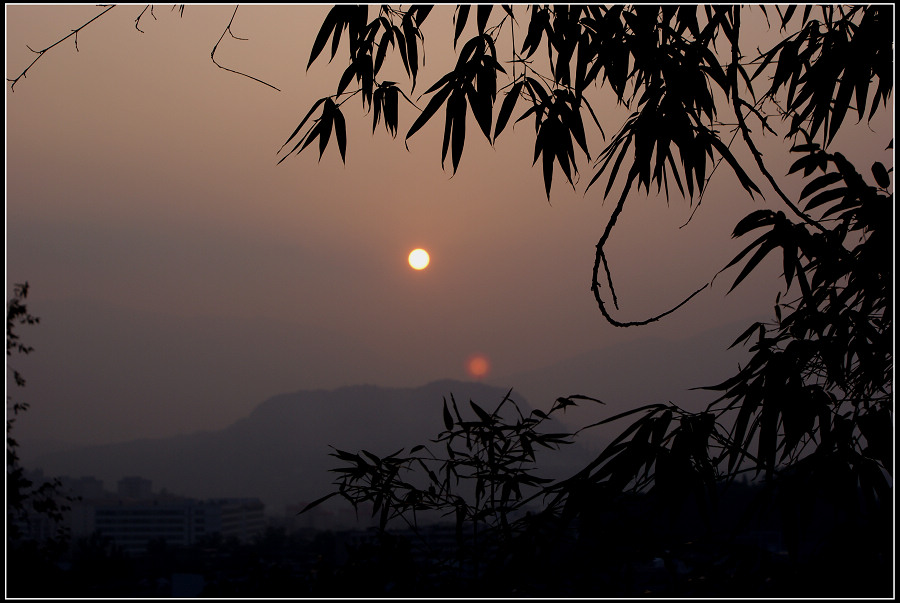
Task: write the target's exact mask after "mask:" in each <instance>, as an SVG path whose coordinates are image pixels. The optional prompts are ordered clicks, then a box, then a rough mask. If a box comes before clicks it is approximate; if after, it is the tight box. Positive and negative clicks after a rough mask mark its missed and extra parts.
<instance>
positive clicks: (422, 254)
mask: <svg viewBox="0 0 900 603" xmlns="http://www.w3.org/2000/svg"><path fill="white" fill-rule="evenodd" d="M430 261H431V258H430V257H429V256H428V252H427V251H425V250H424V249H413V250H412V251H410V252H409V265H410V266H411V267H412V268H413V269H414V270H424V269H425V268H427V267H428V263H429V262H430Z"/></svg>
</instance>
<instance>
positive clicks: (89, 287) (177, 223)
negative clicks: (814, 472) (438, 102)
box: [6, 5, 890, 442]
mask: <svg viewBox="0 0 900 603" xmlns="http://www.w3.org/2000/svg"><path fill="white" fill-rule="evenodd" d="M141 9H142V7H139V6H122V7H118V8H116V9H114V10H113V11H112V12H111V13H110V14H108V15H107V16H105V17H103V18H102V19H101V20H100V21H98V22H96V23H94V24H92V25H90V26H89V27H88V28H86V29H85V30H84V31H82V32H81V33H80V34H79V36H78V52H76V51H75V48H74V44H73V43H72V40H69V41H67V42H65V43H63V44H62V45H60V46H59V47H57V48H55V49H53V50H51V51H50V52H48V53H47V54H46V55H45V56H44V57H43V58H42V59H41V60H40V61H38V63H37V64H36V65H35V66H34V67H33V68H32V69H31V71H29V73H28V77H27V78H26V79H23V80H21V81H20V82H19V83H18V84H17V85H16V88H15V92H10V91H9V89H8V87H7V95H6V103H7V104H6V110H7V111H6V119H7V122H6V123H7V130H6V144H7V149H6V150H7V154H6V156H7V163H6V168H7V190H6V212H7V214H6V215H7V239H6V240H7V263H6V268H7V279H6V282H7V298H8V297H9V296H10V294H11V284H12V283H17V282H21V281H24V280H28V281H29V282H30V284H31V293H30V296H29V299H28V306H29V309H30V310H31V311H32V312H33V313H34V314H37V315H39V316H41V319H42V320H41V324H40V326H39V327H36V328H32V329H29V330H27V331H26V330H24V329H23V330H22V332H21V335H22V336H23V337H24V338H26V341H28V342H30V343H32V345H34V347H35V349H36V351H35V353H34V354H33V355H32V356H30V357H28V358H23V359H17V360H16V362H17V363H18V364H17V366H21V368H22V370H23V372H24V373H25V375H26V377H27V378H28V379H29V383H28V387H27V388H26V389H25V390H23V391H21V392H14V393H15V395H16V396H18V397H21V398H23V399H25V400H28V401H31V402H32V409H31V410H30V411H29V415H28V417H27V419H23V420H22V421H21V422H20V426H18V427H17V429H20V430H21V431H20V434H21V437H22V438H24V439H29V438H30V439H61V440H68V441H76V442H88V441H91V442H106V441H117V440H124V439H129V438H133V437H149V436H161V435H170V434H174V433H185V432H191V431H195V430H199V429H216V428H220V427H223V426H225V425H228V424H230V423H231V422H233V421H234V420H235V419H237V418H239V417H241V416H244V415H246V414H247V413H248V412H249V411H250V410H251V409H252V408H253V407H254V406H255V405H256V404H258V403H259V402H261V401H262V400H264V399H265V398H267V397H269V396H271V395H274V394H278V393H282V392H285V391H294V390H298V389H306V388H317V387H328V388H330V387H336V386H339V385H346V384H354V383H376V384H382V385H397V386H408V385H410V386H411V385H420V384H423V383H426V382H428V381H430V380H433V379H438V378H447V377H449V378H459V379H465V378H467V375H468V373H467V364H466V363H467V360H468V359H469V358H470V356H471V355H472V354H473V353H475V352H478V353H481V354H484V356H485V357H486V358H487V359H489V363H490V364H489V365H490V374H489V375H488V377H487V380H488V381H489V382H492V383H497V384H498V385H503V386H504V387H507V386H509V387H515V383H512V382H509V381H510V380H512V377H511V376H513V375H515V374H516V373H519V372H522V371H527V370H531V369H536V368H540V367H542V366H545V365H548V364H552V363H556V362H560V361H562V360H564V359H566V358H570V357H573V356H576V355H578V354H581V353H584V352H587V351H590V350H594V349H598V348H602V347H605V346H610V345H615V344H617V343H621V342H625V341H629V340H632V339H635V338H647V337H671V338H679V337H684V336H686V335H689V334H692V333H695V332H697V331H698V330H701V329H704V328H707V327H714V326H718V325H723V324H728V323H730V322H732V321H735V320H747V322H750V321H751V320H752V319H755V318H756V317H759V316H762V317H767V316H768V313H769V312H770V309H771V306H772V302H773V301H774V296H775V292H776V291H777V290H778V282H777V281H776V280H775V276H776V275H777V272H778V271H777V269H776V267H775V265H774V264H771V265H768V266H767V267H765V268H764V270H763V272H762V273H761V274H760V275H758V276H754V277H752V278H751V279H748V281H747V282H746V285H744V286H743V287H742V289H740V290H739V291H738V294H732V295H731V296H728V297H727V298H726V297H725V291H727V289H728V287H729V286H730V284H731V280H732V279H733V275H730V276H729V275H726V276H725V277H723V278H720V279H719V280H717V281H716V284H715V286H714V287H713V288H712V289H711V290H709V291H707V292H705V293H703V294H701V295H700V296H699V297H698V298H697V299H696V300H695V301H694V302H693V303H692V304H690V305H689V306H688V307H686V308H684V309H682V310H681V311H679V312H678V313H676V314H674V315H672V316H670V317H669V318H668V319H666V320H665V321H663V322H662V323H660V324H656V325H652V326H648V327H645V328H643V329H629V330H621V329H616V328H614V327H611V326H609V325H608V324H606V323H605V321H604V320H603V318H602V317H601V316H600V314H599V312H598V310H597V308H596V305H595V302H594V300H593V297H592V295H591V293H590V290H589V287H590V282H591V266H592V264H593V254H594V246H595V245H596V242H597V239H598V238H599V236H600V234H601V232H602V228H603V226H604V225H605V223H606V219H607V217H608V215H609V213H610V212H611V210H612V206H613V203H612V201H609V202H607V203H606V204H604V203H603V202H602V189H603V187H602V186H596V187H595V188H592V189H591V191H590V192H589V193H588V194H587V195H584V194H583V192H584V186H585V185H586V184H587V182H588V181H589V180H590V177H591V176H592V175H593V171H592V170H591V168H590V166H589V165H588V164H587V163H586V162H583V163H582V164H581V169H582V176H581V182H580V183H579V185H578V189H577V191H573V190H572V189H571V187H569V186H568V185H567V184H566V183H565V181H564V179H563V177H562V174H561V173H559V171H557V174H556V178H555V180H554V189H553V194H552V198H551V203H550V204H548V203H547V200H546V198H545V195H544V189H543V180H542V177H541V172H540V169H539V166H537V167H534V168H532V167H531V159H532V154H533V133H532V132H529V130H530V129H531V122H530V121H526V122H521V123H520V124H518V126H517V127H516V128H515V130H512V129H511V128H507V130H506V132H504V134H503V135H502V136H501V138H500V140H499V141H498V143H497V145H496V147H495V148H491V147H490V145H488V144H487V142H486V141H485V139H484V137H483V136H481V134H480V132H478V130H477V128H475V127H474V121H473V122H472V127H471V128H470V129H469V130H470V131H469V136H467V140H466V149H465V153H464V155H463V159H462V162H461V164H460V169H459V172H458V173H457V174H456V175H455V176H454V177H453V178H451V177H450V175H451V172H450V171H449V170H448V171H442V169H441V165H440V136H441V132H442V124H443V112H440V113H439V114H438V116H437V117H436V118H435V120H433V123H430V124H429V125H428V126H426V127H425V128H424V129H423V130H421V131H420V132H419V133H417V134H416V135H415V136H414V137H413V138H412V139H411V140H410V141H409V148H410V150H409V151H407V150H406V149H405V148H404V145H403V140H402V138H403V135H404V134H405V132H406V130H408V128H409V126H410V125H411V123H412V120H413V119H414V113H413V112H412V111H409V110H406V111H404V110H403V108H402V104H401V116H400V134H399V135H398V139H397V140H392V139H391V138H390V136H389V135H388V134H386V132H385V131H384V129H383V128H382V127H379V129H378V130H377V131H376V133H375V134H374V135H373V134H372V130H371V116H368V115H364V114H363V111H362V108H361V107H360V104H359V103H358V102H356V100H355V99H354V100H351V101H350V103H348V104H347V105H345V110H344V114H345V116H346V117H347V121H348V130H349V136H348V137H349V144H348V147H349V148H348V154H347V164H346V166H344V165H342V164H341V161H340V157H339V155H338V152H337V148H336V146H334V143H333V142H332V145H331V147H330V148H329V149H327V150H326V152H325V155H324V157H323V158H322V160H321V161H318V154H317V153H316V152H314V151H313V150H312V149H310V151H312V152H307V153H305V154H304V155H302V156H300V157H291V158H289V159H288V160H286V161H285V162H283V163H282V164H281V165H276V162H277V160H278V158H279V156H278V155H276V152H277V151H278V149H279V147H280V146H281V144H282V143H283V142H284V140H285V139H286V137H287V135H288V134H290V132H291V131H292V130H293V129H294V127H295V126H296V124H297V123H298V122H299V120H300V119H301V118H302V116H303V115H304V114H305V113H306V111H307V110H308V109H309V107H310V106H311V105H312V103H313V102H314V101H315V100H316V99H318V98H319V97H321V96H325V95H328V94H331V93H333V91H334V88H335V86H336V81H337V77H338V76H339V74H340V71H341V69H342V64H340V63H339V59H335V64H334V65H331V66H327V65H326V61H325V60H322V59H320V60H319V61H318V62H317V63H316V64H314V65H313V67H312V68H311V69H310V70H309V71H308V72H306V71H305V65H306V62H307V60H308V57H309V50H310V47H311V44H312V40H313V39H314V36H315V33H316V31H317V30H318V27H319V24H320V23H321V20H322V18H323V16H324V14H325V12H326V10H327V7H324V6H262V7H261V6H246V7H243V6H242V7H241V8H240V10H239V11H238V13H237V17H236V18H235V22H234V24H233V26H232V28H233V31H234V32H235V34H236V35H238V36H240V37H243V38H248V40H247V41H238V40H232V39H227V38H226V39H225V40H223V42H222V44H220V48H219V51H218V53H217V59H218V60H219V61H220V62H221V63H222V64H224V65H227V66H229V67H231V68H233V69H237V70H240V71H244V72H247V73H249V74H251V75H253V76H254V77H258V78H260V79H262V80H265V81H267V82H270V83H271V84H273V85H275V86H277V87H278V88H280V89H281V92H276V91H274V90H272V89H271V88H268V87H265V86H263V85H261V84H258V83H256V82H253V81H251V80H249V79H247V78H243V77H240V76H238V75H234V74H231V73H227V72H225V71H223V70H220V69H218V68H217V67H215V65H213V64H212V62H211V61H210V51H211V49H212V47H213V45H214V44H215V42H216V40H218V39H219V36H220V35H221V34H222V31H223V29H224V27H225V25H226V24H227V23H228V20H229V19H230V18H231V14H232V12H233V10H234V9H233V6H188V7H187V9H186V10H185V12H184V16H183V18H182V17H179V16H178V14H177V12H172V11H171V10H170V7H168V6H166V7H156V9H155V16H156V19H157V20H153V19H152V18H150V17H149V16H148V15H145V16H144V18H143V20H142V21H141V28H142V29H143V30H144V32H145V33H143V34H141V33H139V32H138V31H136V29H135V26H134V19H135V17H136V16H137V15H138V13H140V10H141ZM451 10H452V9H451V8H450V7H438V8H436V9H435V10H434V11H433V12H432V14H431V16H429V19H428V22H426V25H428V26H430V27H429V28H428V29H426V67H425V68H423V71H422V72H421V73H420V76H419V84H418V86H417V90H416V92H415V95H414V98H417V97H418V95H419V94H421V93H422V92H424V91H425V90H426V89H427V88H428V87H430V85H431V84H432V83H433V82H434V81H435V80H436V79H437V77H439V76H440V75H441V74H442V73H443V71H441V69H444V70H446V69H447V68H448V66H449V65H450V61H453V60H455V59H454V58H453V56H452V55H451V54H449V53H448V52H447V49H449V48H450V46H451V37H450V36H451V31H452V30H451V28H450V22H451V21H450V18H451ZM99 11H100V9H98V8H97V7H93V6H9V5H7V7H6V19H7V21H6V22H7V77H15V75H17V74H18V73H20V72H21V71H22V70H23V69H24V68H25V67H26V66H27V65H28V63H29V62H30V61H31V60H32V58H33V55H32V54H31V53H30V52H29V51H28V50H27V49H26V47H25V45H26V44H28V45H30V46H31V47H32V48H43V47H45V46H47V45H49V44H51V43H53V42H54V41H56V40H57V39H58V38H59V37H61V36H62V35H65V33H66V32H68V31H69V30H71V29H72V28H74V27H77V26H78V25H80V24H81V23H83V22H84V21H86V20H87V19H89V18H90V16H92V15H94V14H96V13H97V12H99ZM373 11H374V9H370V13H371V12H373ZM388 61H389V63H390V62H393V66H392V68H393V69H394V70H395V71H397V72H398V74H400V73H402V66H401V64H400V61H399V57H392V58H389V59H388ZM435 74H437V75H435ZM389 79H397V80H399V81H401V82H402V81H404V80H403V79H402V77H401V76H400V75H398V77H396V78H389ZM406 90H407V91H408V86H407V87H406ZM401 102H402V101H401ZM604 103H605V104H604ZM420 106H423V105H420ZM598 107H599V114H600V117H601V119H602V120H604V124H603V125H604V129H605V130H606V133H607V135H608V136H609V135H611V134H613V133H614V132H615V131H616V129H617V128H618V126H619V123H620V122H617V121H615V117H616V116H620V115H621V111H620V110H618V109H616V107H615V106H614V105H612V104H610V103H609V102H608V101H605V100H600V101H598V102H597V104H595V108H598ZM519 113H521V110H517V112H516V115H515V116H516V117H517V116H518V114H519ZM886 113H888V115H887V120H883V121H882V125H884V124H890V115H889V114H890V112H889V111H888V112H886ZM607 119H609V123H605V122H606V120H607ZM861 131H865V130H864V129H863V130H861ZM885 131H887V132H888V133H886V134H885V135H884V136H883V138H884V140H883V141H882V140H881V139H880V138H879V139H878V140H876V142H877V145H875V147H873V146H872V144H871V139H870V140H868V141H867V142H866V143H865V144H866V145H867V148H866V150H865V154H864V155H862V156H863V157H865V159H864V160H863V161H860V163H859V165H860V166H866V165H867V164H870V163H871V161H873V160H875V159H876V158H878V159H880V160H882V161H885V162H886V163H890V155H889V154H888V155H887V158H885V154H884V153H879V149H881V148H884V146H886V144H887V142H888V140H889V138H890V133H889V128H888V130H885ZM590 142H591V143H592V151H593V153H594V154H595V155H596V154H597V153H599V151H600V150H601V149H602V140H601V139H600V137H599V135H597V133H596V132H594V136H593V138H592V139H591V141H590ZM771 142H773V143H774V144H772V145H771V147H767V148H770V149H771V151H772V153H776V152H777V151H778V149H779V148H780V147H779V145H778V141H777V140H775V141H771ZM882 143H883V144H882ZM842 145H843V147H842ZM878 145H880V146H878ZM855 146H856V140H855V139H854V135H853V134H851V133H849V132H848V133H847V135H846V138H845V139H844V140H838V141H837V143H836V145H835V148H836V149H837V150H841V149H842V148H848V149H850V150H849V152H848V154H851V155H852V154H854V153H857V154H856V155H854V156H859V155H858V151H859V149H856V148H854V147H855ZM876 147H877V148H876ZM448 165H449V162H448ZM783 171H786V168H785V170H783ZM783 171H782V173H783ZM776 172H777V170H776ZM754 175H755V174H754ZM759 180H760V181H761V180H762V179H761V178H760V179H759ZM799 186H800V185H799V181H798V180H792V181H789V185H788V189H789V190H794V192H795V193H796V191H798V190H799ZM764 190H767V189H764ZM633 196H634V198H633V199H631V200H630V202H629V204H628V205H627V206H626V209H625V211H624V213H623V215H622V217H621V218H620V220H619V225H618V227H617V230H616V231H615V232H614V234H613V237H612V240H611V241H610V244H609V246H608V257H609V259H610V261H611V262H612V270H613V275H614V277H615V278H616V281H615V283H616V287H617V293H618V294H619V299H620V302H621V304H622V311H621V312H620V313H619V314H618V315H617V316H619V317H620V318H622V319H623V320H635V319H642V318H645V317H646V316H648V315H650V314H653V313H657V312H660V311H663V310H665V309H668V307H670V306H671V305H674V304H675V303H677V302H679V301H680V300H681V299H682V298H683V297H685V296H686V295H687V294H689V293H690V292H691V291H693V290H694V289H696V288H697V287H698V286H700V285H702V284H704V283H706V282H708V281H709V279H710V278H711V277H712V275H713V274H714V273H715V272H716V271H717V270H718V269H719V268H721V267H722V266H724V265H725V264H727V263H728V261H729V260H730V259H731V258H732V257H733V256H734V254H735V253H736V252H737V251H738V250H739V249H740V248H741V247H742V242H740V241H733V240H731V238H730V232H731V228H732V227H733V225H734V224H735V223H736V222H737V220H738V219H740V217H742V216H743V215H744V214H745V213H747V212H748V211H750V210H751V209H754V208H756V207H760V203H762V202H761V201H757V202H756V203H755V204H754V202H752V201H750V200H748V199H747V198H746V195H744V194H743V192H742V191H740V190H739V189H737V188H736V187H735V185H734V179H733V178H732V177H731V176H730V175H729V174H727V173H726V172H725V170H721V171H720V173H719V174H717V175H716V178H715V179H714V180H713V183H712V185H711V188H710V190H709V191H708V192H707V194H706V198H705V199H704V203H703V207H702V208H701V210H700V211H699V212H698V213H697V215H696V216H695V218H694V220H693V221H692V222H691V223H690V224H689V225H688V226H687V227H685V228H683V229H679V228H678V226H680V225H681V224H683V223H684V222H685V221H686V220H687V217H688V216H689V215H690V212H691V207H689V205H688V204H687V203H686V202H683V201H681V200H680V199H673V200H672V201H671V203H670V204H669V206H668V207H667V204H666V201H665V199H663V198H658V197H650V198H647V196H646V195H645V194H643V193H642V192H641V193H635V194H634V195H633ZM416 247H424V248H426V249H427V250H428V251H429V252H430V253H431V259H432V264H431V265H430V266H429V267H428V269H426V270H424V271H422V272H415V271H413V270H411V269H410V268H409V265H408V264H407V255H408V253H409V251H410V250H412V249H414V248H416ZM736 335H737V332H736V333H735V336H736ZM729 343H730V341H723V346H722V347H723V348H724V347H725V346H727V344H729ZM686 353H692V354H696V355H697V358H698V362H700V363H702V361H703V360H702V359H703V357H704V355H705V354H710V353H717V352H715V351H710V350H705V351H693V350H692V351H686ZM720 377H724V376H720V375H715V376H711V377H710V380H717V379H719V378H720ZM629 378H633V379H639V378H641V377H640V375H639V368H637V367H636V369H635V374H634V375H623V379H629ZM560 388H561V389H563V390H564V388H565V384H560ZM565 393H573V392H566V391H560V392H559V394H560V395H564V394H565ZM582 393H588V394H595V392H582ZM601 393H602V392H596V394H597V395H600V394H601ZM532 402H533V403H535V404H536V405H539V406H543V405H544V403H545V402H544V401H532ZM436 403H437V402H436ZM435 408H437V407H435ZM435 416H437V415H435Z"/></svg>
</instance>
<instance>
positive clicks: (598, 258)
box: [591, 167, 709, 327]
mask: <svg viewBox="0 0 900 603" xmlns="http://www.w3.org/2000/svg"><path fill="white" fill-rule="evenodd" d="M636 176H637V171H636V169H635V168H634V167H632V168H631V171H630V172H629V173H628V180H627V181H626V183H625V188H624V189H623V190H622V194H621V195H620V196H619V201H618V203H616V208H615V209H614V210H613V213H612V215H611V216H610V217H609V222H607V223H606V230H604V231H603V235H602V236H601V237H600V240H599V241H598V242H597V253H596V255H595V256H594V276H593V280H592V282H591V291H593V292H594V299H595V300H597V307H599V308H600V313H601V314H602V315H603V318H605V319H606V322H608V323H609V324H611V325H612V326H614V327H639V326H643V325H646V324H650V323H651V322H656V321H657V320H659V319H660V318H663V317H664V316H668V315H669V314H671V313H672V312H674V311H675V310H677V309H678V308H680V307H681V306H683V305H685V304H686V303H688V302H689V301H691V299H693V298H694V296H695V295H697V294H698V293H700V292H701V291H703V290H704V289H706V288H707V287H708V286H709V283H707V284H705V285H703V286H702V287H700V288H699V289H697V290H696V291H694V292H693V293H691V294H690V295H689V296H687V298H685V299H684V300H683V301H682V302H681V303H680V304H678V305H677V306H675V307H674V308H671V309H670V310H666V311H665V312H663V313H662V314H658V315H656V316H653V317H651V318H647V319H644V320H636V321H630V322H620V321H618V320H616V319H615V318H613V317H612V316H611V315H610V314H609V311H608V310H607V309H606V304H605V303H604V302H603V298H602V297H601V296H600V281H599V280H598V275H599V274H600V265H601V264H602V265H603V266H604V268H605V270H606V278H607V282H608V283H609V288H610V291H612V292H613V302H614V303H615V305H616V309H618V307H619V306H618V302H617V300H616V297H615V290H614V289H613V284H612V277H611V276H610V273H609V267H608V266H607V262H606V254H605V253H604V252H603V246H604V245H606V241H607V240H608V239H609V235H610V234H611V233H612V229H613V226H615V224H616V220H618V218H619V214H620V213H622V208H623V207H625V198H626V197H627V196H628V191H630V190H631V183H632V182H634V179H635V177H636Z"/></svg>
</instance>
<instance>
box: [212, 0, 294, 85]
mask: <svg viewBox="0 0 900 603" xmlns="http://www.w3.org/2000/svg"><path fill="white" fill-rule="evenodd" d="M239 7H240V5H238V6H235V7H234V13H232V15H231V20H230V21H229V22H228V25H227V26H226V27H225V31H223V32H222V35H221V36H220V37H219V41H218V42H216V45H215V46H213V49H212V52H210V53H209V58H210V59H212V62H213V63H214V64H215V65H216V67H218V68H219V69H224V70H225V71H230V72H231V73H236V74H237V75H243V76H244V77H248V78H250V79H251V80H253V81H255V82H259V83H260V84H263V85H266V86H268V87H269V88H272V89H273V90H276V91H278V92H281V90H280V89H278V88H276V87H275V86H273V85H272V84H269V83H268V82H264V81H262V80H261V79H259V78H255V77H253V76H252V75H247V74H246V73H241V72H240V71H235V70H234V69H229V68H228V67H223V66H222V65H220V64H219V63H218V61H216V49H217V48H218V47H219V43H220V42H221V41H222V40H223V39H224V38H225V34H229V35H231V37H232V38H234V39H235V40H243V41H245V42H246V41H247V38H239V37H237V36H236V35H234V32H232V31H231V24H232V23H234V16H235V15H236V14H237V10H238V8H239Z"/></svg>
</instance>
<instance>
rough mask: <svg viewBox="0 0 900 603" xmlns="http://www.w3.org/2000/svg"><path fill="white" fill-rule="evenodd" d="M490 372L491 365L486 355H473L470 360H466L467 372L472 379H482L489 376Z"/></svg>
mask: <svg viewBox="0 0 900 603" xmlns="http://www.w3.org/2000/svg"><path fill="white" fill-rule="evenodd" d="M490 370H491V363H490V362H489V361H488V359H487V356H485V355H484V354H472V355H471V356H469V359H468V360H466V372H468V373H469V375H470V376H471V377H475V378H476V379H481V378H482V377H484V376H485V375H487V374H488V371H490Z"/></svg>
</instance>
